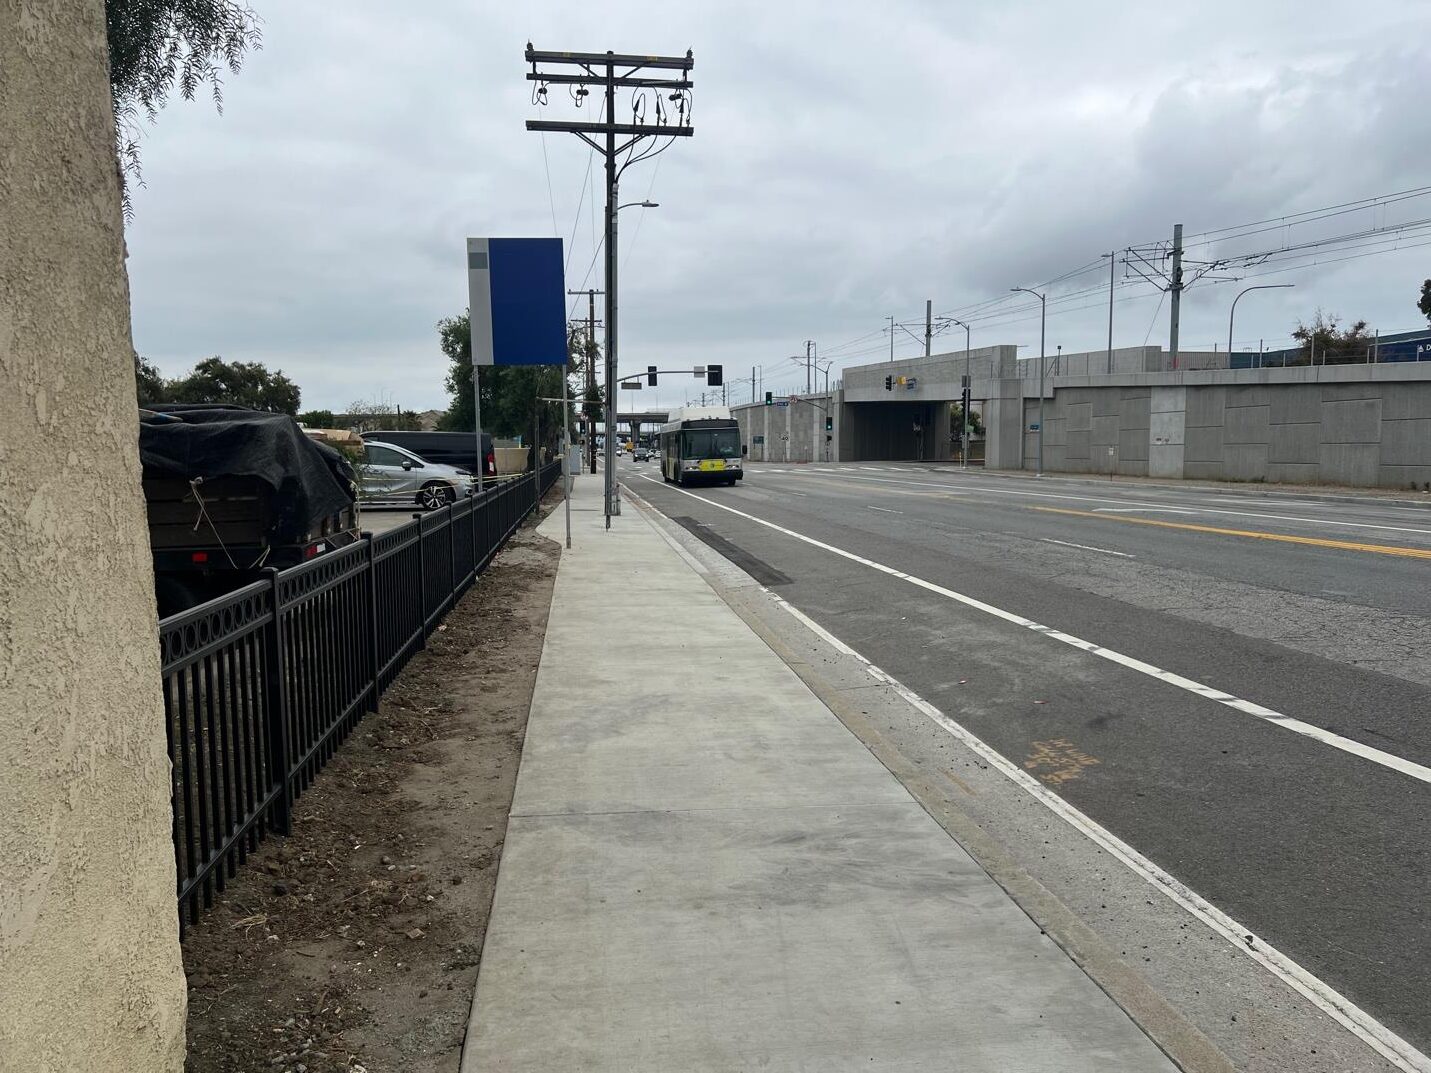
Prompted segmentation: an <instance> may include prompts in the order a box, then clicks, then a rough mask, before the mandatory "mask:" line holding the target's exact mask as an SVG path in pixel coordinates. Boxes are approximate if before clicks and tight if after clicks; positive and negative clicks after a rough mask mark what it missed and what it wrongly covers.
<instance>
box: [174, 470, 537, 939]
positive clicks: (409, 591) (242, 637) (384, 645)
mask: <svg viewBox="0 0 1431 1073" xmlns="http://www.w3.org/2000/svg"><path fill="white" fill-rule="evenodd" d="M560 476H561V463H560V462H559V461H558V462H552V463H550V464H548V465H546V466H544V467H543V468H542V470H541V471H540V472H539V473H531V474H527V475H526V476H525V477H522V478H520V479H518V480H514V481H506V482H503V483H502V484H500V485H498V486H497V487H496V488H494V489H492V490H490V491H487V492H485V493H484V494H483V495H482V496H481V497H478V498H472V499H467V500H464V501H462V502H460V503H455V504H453V505H452V506H449V507H444V508H443V509H441V510H437V511H433V512H431V513H430V514H426V515H423V516H422V517H421V518H418V519H416V520H414V521H412V522H410V523H408V524H407V525H404V526H402V527H400V528H397V529H393V530H390V531H389V532H386V533H382V534H380V535H378V536H373V535H371V534H365V535H364V538H363V539H362V540H361V541H359V542H358V543H356V544H351V545H349V546H347V547H345V548H340V549H338V550H337V551H334V552H330V553H329V554H327V555H322V556H320V557H318V558H316V559H313V560H310V561H309V562H306V563H303V564H302V565H300V566H295V567H292V568H290V569H288V570H282V571H279V570H270V571H267V572H266V576H265V577H264V579H263V580H261V581H256V582H254V583H252V584H250V585H247V586H245V587H244V588H241V589H238V590H236V591H234V592H231V593H228V594H227V595H225V596H221V597H219V598H218V599H216V600H211V601H209V602H208V603H206V604H201V605H199V606H198V607H194V608H191V609H190V610H188V611H184V612H181V613H180V614H177V615H173V616H171V617H169V618H166V619H163V620H162V621H161V622H160V623H159V645H160V653H161V658H162V664H163V681H164V725H165V731H166V733H167V735H168V742H169V759H170V762H171V765H172V771H173V805H174V854H175V859H176V861H177V864H178V879H179V882H178V903H179V911H180V912H179V919H180V924H181V927H182V924H183V920H184V915H185V912H186V911H187V913H188V917H189V919H190V920H197V919H198V916H199V914H200V912H201V910H202V909H204V908H207V907H208V906H210V905H212V904H213V898H214V893H215V892H216V891H222V890H223V889H224V886H225V883H226V881H227V880H228V879H230V878H232V877H233V876H234V875H235V874H236V873H237V871H238V868H239V866H240V865H241V864H242V863H243V862H244V861H245V860H246V859H247V857H248V855H249V854H250V853H251V852H253V851H254V850H255V849H257V847H258V843H259V842H260V841H261V840H262V839H263V838H264V836H265V835H266V834H268V833H269V832H270V831H277V832H279V833H282V834H287V833H288V832H289V831H290V830H291V828H292V822H293V802H294V800H295V799H296V798H297V797H298V796H299V795H300V794H301V793H302V792H303V791H304V790H305V789H306V788H307V787H308V786H309V785H310V784H311V783H312V781H313V779H314V778H315V777H316V776H317V774H318V772H319V771H320V770H322V768H323V765H324V764H325V763H327V761H328V759H329V758H330V757H331V756H332V755H333V753H334V752H335V751H336V750H337V748H338V746H339V745H340V744H342V742H343V739H344V738H346V737H347V735H348V733H349V732H350V731H351V730H352V729H353V727H354V726H356V725H357V723H358V721H359V720H361V719H362V717H363V714H364V713H365V712H369V711H375V710H376V709H377V705H378V699H379V697H381V695H382V692H383V690H384V689H386V688H387V687H388V686H389V685H390V684H391V683H392V681H393V679H394V678H396V677H397V675H398V673H399V672H400V671H401V670H402V668H403V666H404V665H405V664H406V663H407V661H408V660H409V659H410V658H411V657H412V654H413V653H414V652H416V651H417V650H418V649H420V648H421V647H423V645H424V644H425V643H426V639H427V637H428V635H429V634H430V633H431V632H432V631H433V629H434V628H435V627H436V626H437V624H438V622H439V621H440V620H441V619H442V616H443V615H444V614H446V613H447V611H448V609H450V608H451V607H452V605H453V604H454V603H456V602H457V600H458V598H459V597H460V596H461V595H462V593H463V592H464V591H466V589H467V588H468V586H470V585H471V584H472V582H473V581H474V580H475V579H476V578H477V576H478V575H479V574H480V573H481V572H482V571H483V570H484V569H486V567H487V564H488V563H490V562H491V561H492V557H493V556H494V555H496V553H497V552H498V551H499V550H500V549H501V547H502V545H503V544H505V543H506V541H507V538H508V537H510V536H511V534H512V533H513V531H515V530H516V528H517V526H518V525H520V524H521V522H522V520H523V519H524V518H526V517H527V515H529V514H530V513H531V512H532V511H533V510H534V509H535V508H536V505H537V504H538V503H539V502H540V501H541V497H542V496H543V495H545V494H546V492H547V490H548V489H549V488H550V487H551V486H552V485H553V484H554V483H555V482H556V480H557V479H558V478H559V477H560Z"/></svg>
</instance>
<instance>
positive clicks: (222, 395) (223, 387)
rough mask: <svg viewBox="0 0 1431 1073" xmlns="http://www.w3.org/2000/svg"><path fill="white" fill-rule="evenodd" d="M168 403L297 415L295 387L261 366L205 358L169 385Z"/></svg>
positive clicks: (296, 390)
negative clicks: (229, 406) (212, 404)
mask: <svg viewBox="0 0 1431 1073" xmlns="http://www.w3.org/2000/svg"><path fill="white" fill-rule="evenodd" d="M168 395H169V400H168V401H170V402H227V403H233V404H236V405H238V406H251V407H253V408H254V409H255V410H271V411H273V412H275V413H282V414H288V415H289V416H290V417H291V416H293V415H294V414H296V413H298V401H299V397H300V392H299V389H298V385H297V384H295V383H294V382H293V381H292V380H290V379H288V377H286V376H284V375H283V373H282V372H269V371H268V369H266V368H265V367H264V366H263V364H262V363H261V362H256V361H253V362H247V361H224V359H223V358H220V357H217V356H215V357H212V358H205V359H204V360H203V361H201V362H199V364H198V365H195V366H194V371H193V372H192V373H190V374H189V375H188V376H186V377H182V378H180V379H178V380H171V381H169V387H168Z"/></svg>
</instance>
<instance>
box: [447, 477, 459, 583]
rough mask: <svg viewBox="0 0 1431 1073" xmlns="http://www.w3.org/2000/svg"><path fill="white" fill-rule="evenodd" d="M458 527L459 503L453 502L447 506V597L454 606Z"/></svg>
mask: <svg viewBox="0 0 1431 1073" xmlns="http://www.w3.org/2000/svg"><path fill="white" fill-rule="evenodd" d="M456 525H457V503H456V501H453V502H452V503H449V504H448V506H447V588H448V593H447V595H448V596H449V597H451V598H452V603H453V605H454V606H456V604H457V599H456V597H457V537H456V533H455V527H456Z"/></svg>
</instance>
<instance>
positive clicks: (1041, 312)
mask: <svg viewBox="0 0 1431 1073" xmlns="http://www.w3.org/2000/svg"><path fill="white" fill-rule="evenodd" d="M1009 289H1010V290H1011V291H1023V292H1024V293H1025V294H1031V295H1033V296H1034V297H1035V298H1037V299H1038V473H1037V474H1035V476H1038V477H1042V476H1043V414H1044V408H1043V367H1044V360H1043V359H1044V340H1045V338H1046V334H1045V331H1044V329H1045V327H1046V326H1047V323H1048V301H1047V299H1048V296H1047V295H1046V294H1039V292H1038V291H1031V290H1029V289H1028V288H1027V287H1010V288H1009ZM1020 416H1021V417H1022V415H1020ZM1020 435H1022V433H1020Z"/></svg>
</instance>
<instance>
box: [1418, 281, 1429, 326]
mask: <svg viewBox="0 0 1431 1073" xmlns="http://www.w3.org/2000/svg"><path fill="white" fill-rule="evenodd" d="M1416 308H1417V309H1419V310H1421V315H1422V316H1423V317H1425V318H1426V319H1427V320H1428V321H1431V279H1428V280H1427V281H1426V282H1425V283H1423V284H1421V300H1420V301H1419V302H1417V303H1416Z"/></svg>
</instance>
